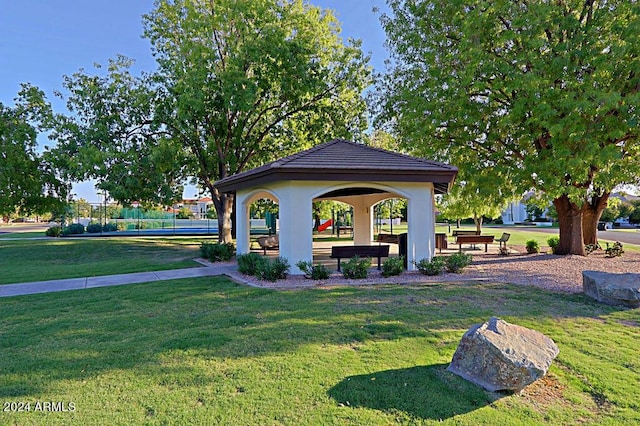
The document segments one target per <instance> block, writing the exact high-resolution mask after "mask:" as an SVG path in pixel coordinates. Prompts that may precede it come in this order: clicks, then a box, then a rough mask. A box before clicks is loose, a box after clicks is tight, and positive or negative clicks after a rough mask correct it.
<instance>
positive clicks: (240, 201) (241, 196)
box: [235, 191, 251, 254]
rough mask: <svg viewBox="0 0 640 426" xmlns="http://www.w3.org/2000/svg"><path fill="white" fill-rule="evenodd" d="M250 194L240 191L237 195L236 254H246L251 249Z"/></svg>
mask: <svg viewBox="0 0 640 426" xmlns="http://www.w3.org/2000/svg"><path fill="white" fill-rule="evenodd" d="M248 197H249V194H247V193H246V192H241V191H238V193H237V194H236V212H235V215H236V253H238V254H246V253H249V250H250V249H251V239H250V235H249V232H250V226H251V223H250V220H249V219H250V218H249V203H248Z"/></svg>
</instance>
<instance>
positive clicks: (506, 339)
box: [447, 317, 560, 392]
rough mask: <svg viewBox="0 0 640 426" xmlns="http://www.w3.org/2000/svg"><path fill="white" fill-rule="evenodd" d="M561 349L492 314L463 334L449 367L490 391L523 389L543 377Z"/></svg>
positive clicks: (536, 333)
mask: <svg viewBox="0 0 640 426" xmlns="http://www.w3.org/2000/svg"><path fill="white" fill-rule="evenodd" d="M559 352H560V350H559V349H558V346H556V344H555V343H554V341H553V340H551V339H550V338H549V337H547V336H545V335H544V334H542V333H540V332H538V331H535V330H531V329H528V328H525V327H521V326H519V325H514V324H509V323H508V322H506V321H503V320H501V319H500V318H496V317H491V318H490V319H489V321H487V322H485V323H483V324H476V325H474V326H473V327H471V328H470V329H469V330H468V331H467V332H466V333H465V334H464V336H462V340H461V341H460V344H459V345H458V348H457V349H456V352H455V354H454V355H453V359H452V360H451V364H449V367H448V368H447V370H448V371H450V372H452V373H454V374H457V375H458V376H460V377H462V378H464V379H466V380H469V381H471V382H473V383H475V384H477V385H479V386H482V387H483V388H485V389H487V390H488V391H492V392H495V391H502V390H512V391H520V390H522V389H523V388H524V387H525V386H527V385H529V384H531V383H533V382H535V381H536V380H538V379H539V378H541V377H543V376H544V375H545V374H546V373H547V371H548V370H549V366H550V365H551V362H552V361H553V360H554V359H555V357H556V356H557V355H558V353H559Z"/></svg>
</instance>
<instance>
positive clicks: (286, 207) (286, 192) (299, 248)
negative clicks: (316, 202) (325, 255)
mask: <svg viewBox="0 0 640 426" xmlns="http://www.w3.org/2000/svg"><path fill="white" fill-rule="evenodd" d="M311 192H312V188H308V187H305V186H301V185H296V184H295V183H290V184H289V185H287V186H286V187H284V188H280V189H279V190H278V192H277V195H278V200H279V202H280V204H279V208H280V233H279V243H280V256H281V257H285V258H286V259H287V260H288V261H289V265H290V266H291V269H290V272H291V274H294V275H296V274H302V273H303V272H302V271H301V270H300V268H298V267H297V266H296V263H297V262H299V261H301V260H302V261H313V212H312V207H311Z"/></svg>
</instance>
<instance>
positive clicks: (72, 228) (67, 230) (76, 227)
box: [62, 223, 84, 235]
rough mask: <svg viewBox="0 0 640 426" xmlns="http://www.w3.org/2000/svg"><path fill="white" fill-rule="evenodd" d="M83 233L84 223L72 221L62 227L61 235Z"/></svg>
mask: <svg viewBox="0 0 640 426" xmlns="http://www.w3.org/2000/svg"><path fill="white" fill-rule="evenodd" d="M82 234H84V225H83V224H81V223H72V224H70V225H69V226H65V227H64V228H62V235H82Z"/></svg>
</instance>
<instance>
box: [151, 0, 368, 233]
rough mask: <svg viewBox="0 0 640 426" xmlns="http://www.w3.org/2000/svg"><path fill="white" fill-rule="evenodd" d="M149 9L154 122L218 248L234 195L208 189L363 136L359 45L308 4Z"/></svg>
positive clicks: (363, 68) (271, 1)
mask: <svg viewBox="0 0 640 426" xmlns="http://www.w3.org/2000/svg"><path fill="white" fill-rule="evenodd" d="M155 6H156V7H155V8H154V10H152V11H151V12H150V13H149V14H147V15H146V16H145V17H144V27H145V30H144V34H145V36H146V37H147V38H149V40H150V41H151V44H152V49H153V51H154V55H155V56H156V58H157V59H158V66H159V69H158V72H157V74H156V75H155V76H154V80H155V82H156V83H157V85H158V93H159V95H160V99H162V102H161V103H160V104H159V105H158V107H157V109H156V112H157V117H156V118H157V120H158V121H159V122H161V123H163V126H164V128H165V129H166V131H167V133H168V136H169V138H170V139H171V143H172V146H173V149H174V150H176V151H179V152H181V153H184V156H185V162H184V164H185V166H186V168H187V170H186V172H187V174H188V175H189V176H195V177H196V178H197V180H198V183H200V184H201V185H202V187H204V188H206V189H207V190H209V192H210V193H211V195H212V198H213V200H214V204H215V207H216V211H217V213H218V226H219V229H220V238H221V241H230V239H231V235H230V232H229V225H230V216H229V211H230V209H231V206H232V204H233V197H232V196H230V195H226V194H221V193H219V192H218V190H217V189H216V188H215V187H214V185H213V184H214V182H215V181H216V180H218V179H222V178H224V177H226V176H229V175H232V174H235V173H238V172H241V171H242V170H244V169H246V168H247V167H254V166H258V165H261V164H263V163H265V162H267V161H271V160H274V159H275V158H276V157H277V156H282V155H286V154H289V153H292V152H294V151H297V150H299V149H300V148H304V147H308V146H310V145H312V144H315V143H318V142H325V141H326V140H327V139H328V138H333V137H343V138H349V137H352V136H354V135H357V134H359V133H360V132H361V131H362V130H364V129H365V128H366V120H365V116H364V111H365V104H364V101H363V99H362V96H361V93H362V91H363V90H364V89H365V88H366V87H367V86H368V84H369V82H370V78H369V74H370V71H369V67H368V66H367V65H366V62H367V58H365V57H364V56H363V54H362V51H361V49H360V43H359V42H349V44H348V45H345V44H344V43H343V41H342V39H341V38H340V37H339V26H338V24H337V21H336V20H335V18H334V16H333V15H332V13H331V12H330V11H328V10H320V9H319V8H316V7H314V6H312V5H310V4H309V3H307V2H301V1H293V2H290V1H285V2H282V1H278V0H260V1H247V0H243V1H220V2H215V3H211V4H210V3H207V2H193V1H185V0H176V1H165V0H160V1H158V2H156V5H155ZM230 17H233V18H230Z"/></svg>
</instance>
